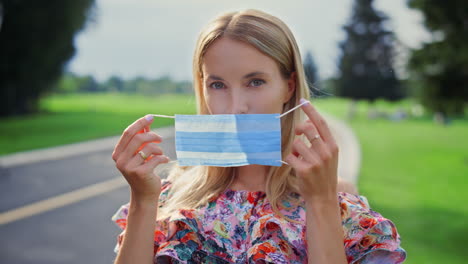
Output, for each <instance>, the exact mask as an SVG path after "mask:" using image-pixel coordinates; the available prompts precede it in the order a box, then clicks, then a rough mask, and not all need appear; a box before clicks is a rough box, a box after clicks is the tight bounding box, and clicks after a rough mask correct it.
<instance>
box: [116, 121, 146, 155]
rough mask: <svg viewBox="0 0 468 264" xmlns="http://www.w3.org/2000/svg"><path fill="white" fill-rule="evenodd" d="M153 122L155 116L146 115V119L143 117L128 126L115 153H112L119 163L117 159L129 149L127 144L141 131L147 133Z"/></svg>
mask: <svg viewBox="0 0 468 264" xmlns="http://www.w3.org/2000/svg"><path fill="white" fill-rule="evenodd" d="M152 122H153V116H152V115H146V116H145V117H142V118H140V119H138V120H136V121H135V122H133V123H132V124H131V125H130V126H128V127H127V128H126V129H125V130H124V132H123V134H122V136H121V137H120V139H119V142H118V143H117V145H116V146H115V148H114V152H113V153H112V158H113V159H114V160H115V161H117V159H118V158H119V156H120V153H122V152H123V150H124V149H125V148H126V147H127V144H128V143H129V142H130V140H131V139H132V138H133V136H134V135H135V134H137V133H138V132H139V131H145V130H146V129H148V130H149V126H150V125H151V123H152Z"/></svg>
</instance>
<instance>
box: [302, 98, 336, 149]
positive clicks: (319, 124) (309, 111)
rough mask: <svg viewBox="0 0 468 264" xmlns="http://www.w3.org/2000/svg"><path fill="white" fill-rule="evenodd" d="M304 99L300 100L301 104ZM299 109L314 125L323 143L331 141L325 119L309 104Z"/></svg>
mask: <svg viewBox="0 0 468 264" xmlns="http://www.w3.org/2000/svg"><path fill="white" fill-rule="evenodd" d="M304 101H305V99H301V103H302V102H304ZM301 109H302V110H303V111H304V113H305V114H306V115H307V117H309V120H310V121H312V123H313V124H314V125H315V127H316V128H317V130H318V132H319V134H320V136H321V137H322V138H323V140H324V141H327V142H328V141H329V140H331V139H332V135H331V131H330V129H329V127H328V124H327V122H326V121H325V119H324V118H323V117H322V116H321V115H320V114H319V112H318V111H317V109H315V107H314V106H312V104H311V103H310V102H309V103H308V104H304V105H302V106H301Z"/></svg>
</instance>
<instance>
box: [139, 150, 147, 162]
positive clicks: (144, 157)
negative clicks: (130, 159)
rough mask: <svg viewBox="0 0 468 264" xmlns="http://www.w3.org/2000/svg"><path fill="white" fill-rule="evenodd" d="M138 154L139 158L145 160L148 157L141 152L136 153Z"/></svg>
mask: <svg viewBox="0 0 468 264" xmlns="http://www.w3.org/2000/svg"><path fill="white" fill-rule="evenodd" d="M138 154H140V156H141V157H142V158H143V159H144V160H145V159H147V158H148V156H146V154H145V153H144V152H143V151H141V150H140V151H138Z"/></svg>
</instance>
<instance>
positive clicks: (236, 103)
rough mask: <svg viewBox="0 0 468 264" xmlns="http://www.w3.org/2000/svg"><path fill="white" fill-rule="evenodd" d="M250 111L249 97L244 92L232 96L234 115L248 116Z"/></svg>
mask: <svg viewBox="0 0 468 264" xmlns="http://www.w3.org/2000/svg"><path fill="white" fill-rule="evenodd" d="M248 111H249V104H248V97H247V95H246V94H245V93H243V92H242V91H239V90H238V91H234V92H233V93H232V94H231V112H232V113H233V114H247V113H248Z"/></svg>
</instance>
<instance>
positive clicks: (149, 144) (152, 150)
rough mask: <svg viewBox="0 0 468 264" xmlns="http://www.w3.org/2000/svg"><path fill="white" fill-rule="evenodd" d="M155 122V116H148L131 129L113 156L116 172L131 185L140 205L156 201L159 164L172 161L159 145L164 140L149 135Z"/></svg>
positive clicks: (159, 185) (158, 187)
mask: <svg viewBox="0 0 468 264" xmlns="http://www.w3.org/2000/svg"><path fill="white" fill-rule="evenodd" d="M152 122H153V116H151V115H147V116H146V117H142V118H140V119H138V120H137V121H135V122H134V123H133V124H131V125H130V126H128V127H127V128H126V129H125V130H124V132H123V134H122V136H121V137H120V140H119V142H118V143H117V145H116V146H115V148H114V152H113V153H112V159H113V160H114V161H115V163H116V167H117V169H119V171H120V172H121V173H122V175H123V176H124V177H125V179H126V180H127V182H128V183H129V185H130V188H131V190H132V198H133V199H137V200H138V201H152V202H154V201H155V200H156V201H157V199H158V198H159V194H160V192H161V178H160V177H159V176H157V175H155V174H154V172H153V170H154V169H155V168H156V166H158V165H159V164H161V163H167V162H168V161H169V158H168V157H166V156H164V155H163V151H162V149H161V148H160V147H159V146H158V145H157V143H160V142H161V141H162V139H161V137H160V136H159V135H158V134H156V133H154V132H151V131H150V125H151V123H152ZM139 151H142V152H143V154H144V155H141V154H140V153H139ZM145 155H146V156H147V157H146V158H144V156H145Z"/></svg>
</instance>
